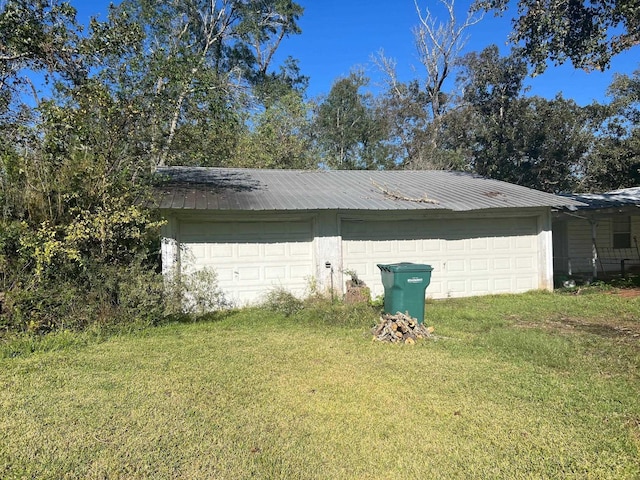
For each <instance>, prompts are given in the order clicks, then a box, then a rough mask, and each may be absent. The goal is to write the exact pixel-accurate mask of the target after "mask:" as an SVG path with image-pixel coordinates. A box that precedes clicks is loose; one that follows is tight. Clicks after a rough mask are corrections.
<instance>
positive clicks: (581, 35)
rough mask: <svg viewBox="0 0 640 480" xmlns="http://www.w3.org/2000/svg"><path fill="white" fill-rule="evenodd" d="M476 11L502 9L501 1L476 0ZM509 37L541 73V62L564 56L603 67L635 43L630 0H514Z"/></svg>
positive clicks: (636, 19)
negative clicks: (516, 12)
mask: <svg viewBox="0 0 640 480" xmlns="http://www.w3.org/2000/svg"><path fill="white" fill-rule="evenodd" d="M474 6H475V8H478V9H486V10H490V9H495V10H498V11H499V12H503V11H505V10H507V9H508V7H509V2H508V1H507V0H476V2H475V4H474ZM517 11H518V14H517V17H516V19H515V21H514V32H513V34H512V40H513V42H514V43H517V44H521V45H522V53H523V54H524V56H525V57H526V58H528V60H529V61H530V62H531V63H532V64H533V65H534V67H535V69H536V71H537V72H543V71H544V70H545V69H546V67H547V60H550V61H551V62H554V63H556V64H561V63H564V62H565V61H567V60H570V61H571V62H572V63H573V65H574V66H575V67H576V68H585V69H588V70H604V69H606V68H607V67H608V66H609V63H610V61H611V58H612V57H613V56H615V55H617V54H618V53H620V52H623V51H625V50H628V49H630V48H633V47H635V46H636V45H637V44H638V42H639V41H640V33H639V32H640V6H639V5H638V2H637V1H636V0H613V1H608V0H594V1H586V0H575V1H570V2H567V1H564V0H543V1H540V0H519V1H518V2H517Z"/></svg>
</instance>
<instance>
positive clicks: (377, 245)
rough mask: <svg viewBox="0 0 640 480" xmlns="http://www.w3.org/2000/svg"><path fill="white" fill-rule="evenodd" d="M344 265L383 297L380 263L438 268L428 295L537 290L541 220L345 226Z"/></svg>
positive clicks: (400, 222) (388, 223)
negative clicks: (419, 264)
mask: <svg viewBox="0 0 640 480" xmlns="http://www.w3.org/2000/svg"><path fill="white" fill-rule="evenodd" d="M342 238H343V266H344V268H347V269H353V270H355V271H356V272H357V273H358V275H359V276H360V277H361V278H362V279H363V280H364V281H365V282H366V283H367V284H368V285H369V286H370V287H371V289H372V293H373V294H374V295H382V294H383V293H384V288H383V287H382V283H381V280H380V271H379V269H378V268H377V267H376V264H378V263H397V262H402V261H407V262H414V263H425V264H429V265H431V266H432V267H433V269H434V270H433V272H432V276H431V284H430V285H429V287H428V289H427V295H429V296H432V297H435V298H442V297H448V296H456V297H458V296H468V295H481V294H487V293H491V292H505V293H506V292H517V291H525V290H530V289H534V288H537V282H538V265H537V258H538V255H537V220H536V218H535V217H528V218H526V217H525V218H522V219H521V218H518V219H469V220H437V221H426V220H425V221H412V222H404V221H399V222H393V221H391V222H383V221H379V222H367V223H366V228H365V226H364V222H351V221H348V220H345V221H343V223H342Z"/></svg>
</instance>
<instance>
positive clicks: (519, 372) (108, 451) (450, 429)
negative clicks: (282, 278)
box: [0, 293, 640, 479]
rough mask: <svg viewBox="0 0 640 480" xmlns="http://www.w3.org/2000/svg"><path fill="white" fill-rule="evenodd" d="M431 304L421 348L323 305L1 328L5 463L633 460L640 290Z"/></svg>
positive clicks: (639, 378)
mask: <svg viewBox="0 0 640 480" xmlns="http://www.w3.org/2000/svg"><path fill="white" fill-rule="evenodd" d="M425 317H426V320H425V322H426V323H427V324H429V325H433V326H434V327H435V333H436V334H437V335H438V339H437V340H435V341H434V340H429V341H423V342H420V343H418V344H416V345H412V346H409V345H391V344H383V343H380V342H372V341H371V335H370V333H369V331H368V329H369V327H370V326H371V325H372V324H371V319H372V318H375V316H373V315H372V314H371V312H368V310H367V309H362V308H361V309H360V310H356V311H353V310H349V309H346V308H342V307H334V308H329V307H327V306H324V307H308V308H305V309H303V310H302V311H300V312H297V313H296V314H294V315H292V316H290V317H284V316H282V315H280V314H276V313H273V312H270V311H267V310H263V309H248V310H243V311H238V312H234V313H231V314H229V315H226V316H225V317H224V318H220V319H218V320H216V321H208V322H202V323H192V324H185V323H182V324H180V323H176V324H170V325H165V326H162V327H156V328H149V329H144V330H141V331H138V332H133V333H129V334H121V335H117V336H112V337H109V338H107V339H103V340H101V341H91V340H85V337H83V336H82V334H71V333H65V334H59V335H58V336H57V338H56V340H55V341H51V340H45V341H43V342H52V343H49V344H46V343H43V344H41V346H42V345H45V344H46V345H49V347H47V348H45V349H44V350H45V351H36V352H34V353H30V354H22V353H21V350H20V348H22V347H20V348H18V344H17V343H15V342H14V344H5V345H4V346H3V347H2V348H3V350H2V352H4V354H5V357H4V358H2V359H0V478H3V479H11V478H38V479H40V478H56V479H58V478H69V479H73V478H101V479H102V478H126V479H132V478H154V479H165V478H180V479H182V478H214V479H217V478H220V479H242V478H269V479H270V478H286V479H304V478H330V479H374V478H375V479H411V478H425V479H426V478H429V479H438V478H442V479H452V478H478V479H480V478H482V479H485V478H504V479H521V478H530V479H541V478H562V479H567V478H576V479H589V478H591V479H637V478H640V320H639V319H640V297H639V298H626V297H623V296H620V295H616V294H611V293H593V294H581V295H564V294H562V295H561V294H548V293H532V294H526V295H507V296H495V297H483V298H472V299H461V300H446V301H437V302H429V303H428V304H427V310H426V315H425ZM41 350H42V349H41ZM12 355H15V356H13V357H12Z"/></svg>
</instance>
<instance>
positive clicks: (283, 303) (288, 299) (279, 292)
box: [263, 288, 304, 317]
mask: <svg viewBox="0 0 640 480" xmlns="http://www.w3.org/2000/svg"><path fill="white" fill-rule="evenodd" d="M263 305H264V308H266V309H267V310H269V311H271V312H276V313H280V314H282V315H284V316H285V317H290V316H291V315H295V314H297V313H298V312H300V310H302V309H303V308H304V302H303V301H302V300H300V299H299V298H298V297H296V296H295V295H293V294H292V293H291V292H289V291H288V290H286V289H284V288H275V289H273V290H271V291H270V292H269V293H267V295H266V298H265V300H264V303H263Z"/></svg>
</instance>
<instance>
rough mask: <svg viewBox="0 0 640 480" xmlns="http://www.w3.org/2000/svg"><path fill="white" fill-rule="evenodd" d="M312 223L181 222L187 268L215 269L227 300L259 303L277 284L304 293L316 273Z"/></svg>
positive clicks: (241, 303) (182, 255)
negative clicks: (314, 272)
mask: <svg viewBox="0 0 640 480" xmlns="http://www.w3.org/2000/svg"><path fill="white" fill-rule="evenodd" d="M311 232H312V230H311V222H305V221H295V222H233V223H232V222H225V223H215V222H210V223H203V222H194V223H181V224H180V243H181V245H182V251H181V253H180V256H181V263H182V265H183V269H185V270H186V271H189V270H194V269H198V268H202V267H212V268H213V269H215V271H216V273H217V274H218V282H219V286H220V287H221V288H222V290H223V291H224V292H225V296H226V298H227V299H228V300H231V301H232V302H234V303H235V304H238V305H243V304H248V303H256V302H258V301H260V300H261V299H262V298H264V295H265V294H266V293H268V292H269V291H270V290H272V289H273V288H274V287H283V288H285V289H287V290H288V291H290V292H292V293H294V294H298V295H302V294H303V293H304V291H305V289H306V288H307V285H308V281H309V278H310V277H311V276H312V275H313V271H314V269H313V249H312V234H311Z"/></svg>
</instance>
